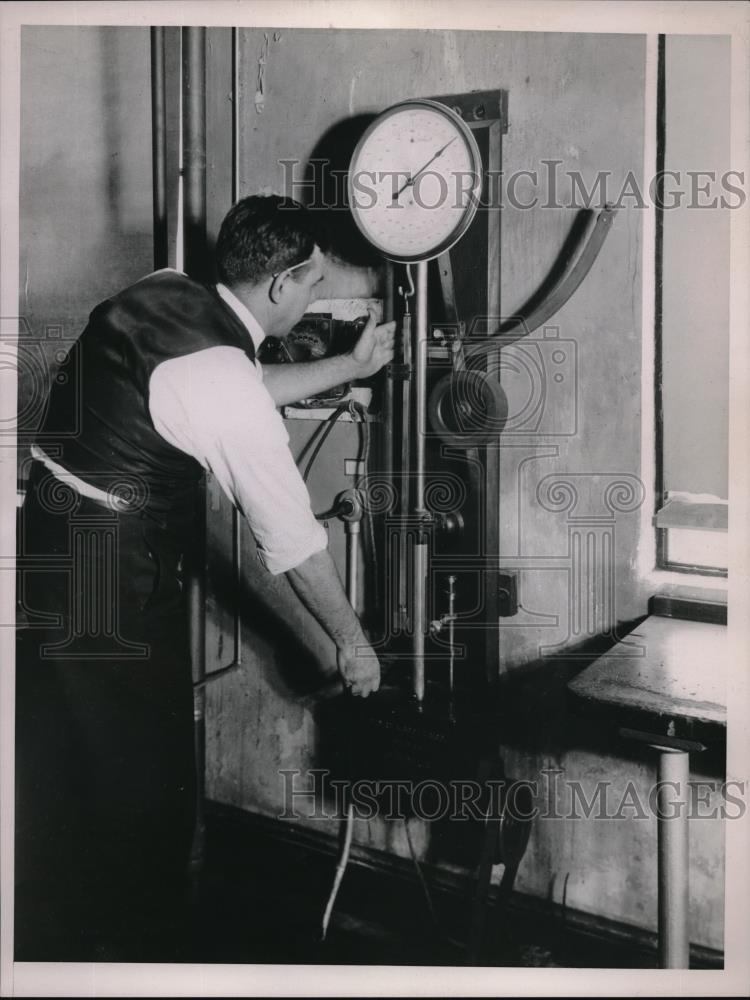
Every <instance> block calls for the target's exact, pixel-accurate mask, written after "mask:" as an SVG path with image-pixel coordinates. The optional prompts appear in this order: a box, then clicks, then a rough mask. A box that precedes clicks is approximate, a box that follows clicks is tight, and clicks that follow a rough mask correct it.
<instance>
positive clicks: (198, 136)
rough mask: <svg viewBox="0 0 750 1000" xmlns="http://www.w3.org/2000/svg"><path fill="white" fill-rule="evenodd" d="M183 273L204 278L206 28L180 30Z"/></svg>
mask: <svg viewBox="0 0 750 1000" xmlns="http://www.w3.org/2000/svg"><path fill="white" fill-rule="evenodd" d="M182 135H183V144H182V176H183V185H184V187H183V223H184V225H183V232H184V241H185V257H184V260H185V270H186V272H187V273H188V274H189V275H190V276H191V277H193V278H204V277H206V276H207V275H206V29H205V28H183V29H182Z"/></svg>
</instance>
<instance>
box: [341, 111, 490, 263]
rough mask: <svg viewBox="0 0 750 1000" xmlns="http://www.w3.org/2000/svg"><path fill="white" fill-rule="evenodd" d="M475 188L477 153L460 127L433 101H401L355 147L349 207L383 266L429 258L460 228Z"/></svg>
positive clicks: (474, 200)
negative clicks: (378, 253) (389, 261)
mask: <svg viewBox="0 0 750 1000" xmlns="http://www.w3.org/2000/svg"><path fill="white" fill-rule="evenodd" d="M481 182H482V158H481V154H480V152H479V148H478V146H477V144H476V141H475V139H474V136H473V135H472V133H471V129H470V128H469V127H468V126H467V125H466V124H465V122H464V121H463V120H462V119H461V118H460V117H459V116H458V115H457V114H456V113H455V112H454V111H452V110H451V109H450V108H448V107H446V106H445V105H444V104H439V103H438V102H437V101H429V100H422V99H419V100H410V101H403V102H401V103H400V104H394V105H393V107H391V108H388V110H387V111H384V112H383V113H382V114H381V115H379V116H378V117H377V118H376V119H375V120H374V121H373V122H372V123H371V124H370V125H369V127H368V128H367V131H366V132H365V133H364V135H363V136H362V138H361V139H360V140H359V142H358V143H357V147H356V149H355V150H354V154H353V156H352V160H351V165H350V167H349V181H348V192H349V207H350V209H351V212H352V215H353V217H354V220H355V222H356V224H357V226H358V227H359V229H360V231H361V232H362V234H363V236H365V238H366V239H367V240H369V242H370V243H371V244H372V245H373V246H374V247H375V248H376V249H377V250H379V251H380V252H381V253H382V254H383V256H384V257H386V258H387V259H388V260H392V261H396V262H397V263H412V262H415V261H420V260H431V259H432V258H433V257H437V256H438V255H439V254H441V253H444V252H445V251H446V250H449V249H450V248H451V247H452V246H453V245H454V243H456V241H457V240H459V239H460V238H461V236H463V234H464V233H465V232H466V230H467V229H468V227H469V225H470V224H471V221H472V219H473V218H474V215H475V213H476V210H477V205H478V201H479V192H480V190H481Z"/></svg>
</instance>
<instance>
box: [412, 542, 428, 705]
mask: <svg viewBox="0 0 750 1000" xmlns="http://www.w3.org/2000/svg"><path fill="white" fill-rule="evenodd" d="M426 584H427V545H426V544H425V543H424V542H421V541H415V542H414V615H413V621H414V636H413V658H414V662H413V665H412V683H413V687H414V697H415V698H416V699H417V701H418V702H420V703H421V702H422V701H424V687H425V669H424V646H425V629H426V626H427V621H426V613H425V589H426Z"/></svg>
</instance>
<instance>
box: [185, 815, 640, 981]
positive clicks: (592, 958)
mask: <svg viewBox="0 0 750 1000" xmlns="http://www.w3.org/2000/svg"><path fill="white" fill-rule="evenodd" d="M206 846H207V852H206V853H207V861H206V864H205V866H204V869H203V872H202V875H201V879H200V883H201V884H200V887H199V888H198V889H197V890H196V895H195V914H196V920H195V939H194V941H193V945H192V952H193V954H192V956H191V959H190V960H192V961H195V962H202V963H256V962H257V963H274V964H275V963H280V964H295V963H304V964H320V963H322V964H332V965H339V964H341V965H344V964H345V965H406V966H420V965H428V966H429V965H443V966H462V965H465V964H466V963H465V949H464V944H463V942H464V941H465V936H466V927H467V926H468V916H469V912H470V911H469V905H468V904H469V901H468V900H462V899H461V898H460V897H457V896H455V895H454V894H451V895H450V896H447V894H442V895H441V894H439V893H432V894H431V895H432V897H433V903H434V908H435V913H434V918H433V915H432V914H431V913H430V910H429V908H428V905H427V902H426V898H425V895H424V892H423V890H422V887H421V886H420V884H419V883H418V881H417V880H416V879H414V881H413V882H412V881H408V880H406V879H404V878H400V877H396V876H389V875H388V874H383V873H381V872H373V871H369V870H366V869H363V868H361V867H359V866H353V865H350V866H349V868H348V869H347V871H346V874H345V877H344V880H343V882H342V885H341V889H340V892H339V895H338V898H337V902H336V907H335V909H334V912H333V917H332V920H331V924H330V927H329V931H328V935H327V938H326V940H325V942H322V941H321V940H320V929H321V921H322V916H323V911H324V908H325V904H326V901H327V899H328V896H329V893H330V889H331V884H332V881H333V874H334V868H335V859H334V858H333V857H332V856H331V855H330V854H329V855H325V854H323V853H321V852H320V851H318V850H314V849H311V848H310V847H309V846H306V845H304V844H294V843H289V842H283V841H280V840H278V838H273V837H272V836H270V835H269V834H268V833H265V832H263V831H258V830H255V829H253V828H252V827H250V828H248V827H245V826H243V825H242V824H235V823H233V822H231V821H227V820H226V818H222V817H217V816H213V817H212V816H210V815H209V817H208V823H207V841H206ZM477 964H481V965H488V966H506V967H510V966H515V967H529V966H534V967H540V966H554V967H569V968H654V967H656V962H655V955H654V953H653V952H652V951H649V950H646V951H644V950H640V949H638V948H634V947H632V945H627V946H626V945H623V944H619V943H617V942H615V943H611V942H607V941H606V940H603V939H601V938H595V937H593V936H591V935H590V934H583V933H581V932H580V930H572V929H570V928H566V927H565V925H564V924H562V923H561V922H560V921H559V920H550V919H549V918H546V919H543V918H541V917H540V916H539V915H538V914H532V913H524V912H523V910H522V909H519V908H518V907H514V908H513V910H512V912H511V913H510V914H506V915H505V916H504V917H503V915H502V914H498V913H494V914H493V915H492V918H491V923H490V925H489V927H488V933H487V935H486V938H485V947H484V949H483V957H482V959H481V961H480V962H479V963H477Z"/></svg>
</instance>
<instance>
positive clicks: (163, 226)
mask: <svg viewBox="0 0 750 1000" xmlns="http://www.w3.org/2000/svg"><path fill="white" fill-rule="evenodd" d="M164 63H165V53H164V28H152V29H151V177H152V184H153V216H154V268H156V269H157V270H158V269H159V268H162V267H166V266H167V263H168V253H169V242H168V230H167V94H166V85H165V77H164Z"/></svg>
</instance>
